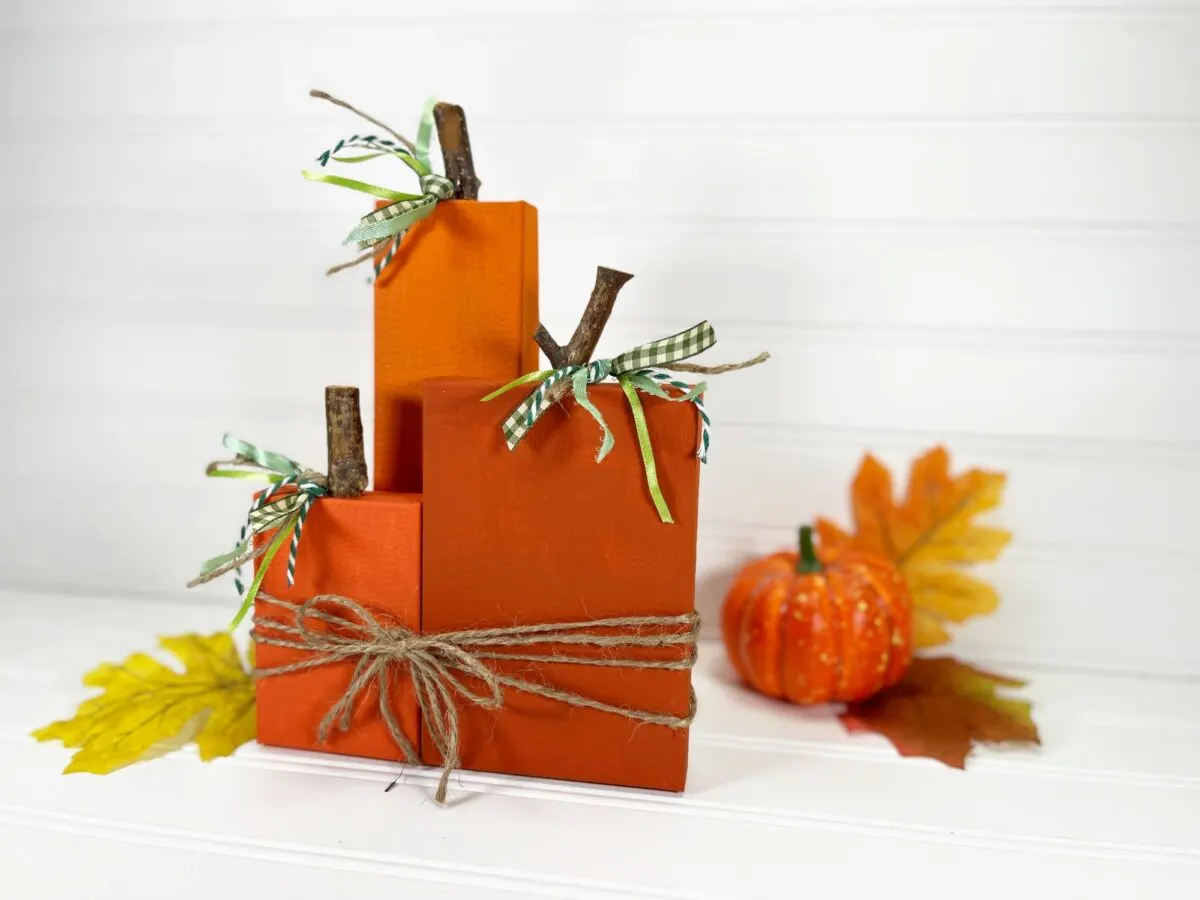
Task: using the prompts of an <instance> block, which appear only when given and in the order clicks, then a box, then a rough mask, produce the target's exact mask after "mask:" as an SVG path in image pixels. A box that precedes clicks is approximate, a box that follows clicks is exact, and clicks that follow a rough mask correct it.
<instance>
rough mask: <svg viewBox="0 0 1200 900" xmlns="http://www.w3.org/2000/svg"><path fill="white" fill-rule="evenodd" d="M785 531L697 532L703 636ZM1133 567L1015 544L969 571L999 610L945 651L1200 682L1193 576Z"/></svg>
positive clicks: (957, 632)
mask: <svg viewBox="0 0 1200 900" xmlns="http://www.w3.org/2000/svg"><path fill="white" fill-rule="evenodd" d="M798 516H800V517H804V514H803V513H799V514H798ZM999 522H1000V524H1007V523H1006V522H1005V521H1004V519H1003V517H999ZM795 530H796V529H795V528H794V527H784V526H779V527H775V528H769V529H768V528H757V529H754V528H742V529H738V528H733V527H728V526H714V527H712V528H704V527H702V529H701V535H700V541H699V548H698V563H697V583H696V608H697V609H698V610H699V612H700V614H701V616H702V617H703V620H704V622H705V624H706V627H707V629H708V633H709V634H715V633H717V632H718V630H719V628H720V624H719V623H720V609H721V605H722V603H723V601H724V597H725V594H726V592H727V591H728V589H729V585H730V583H731V582H732V580H733V577H734V576H735V575H736V573H737V572H738V571H739V570H740V569H741V567H742V566H744V565H746V564H747V563H748V562H750V560H752V559H754V558H756V557H759V556H762V555H764V554H766V553H770V552H773V551H776V550H786V549H790V548H792V547H793V546H794V545H795V536H794V535H795ZM1133 560H1138V557H1137V556H1136V554H1129V555H1125V554H1123V553H1122V552H1121V550H1120V549H1119V548H1118V549H1114V550H1113V551H1112V552H1111V554H1108V555H1106V554H1104V553H1102V552H1100V551H1098V550H1097V551H1093V552H1087V553H1066V552H1054V551H1051V550H1045V549H1040V548H1037V547H1036V546H1035V547H1028V546H1027V545H1024V544H1023V543H1022V542H1021V541H1020V539H1019V536H1018V540H1017V542H1016V543H1015V544H1014V545H1013V547H1012V548H1010V549H1009V550H1008V551H1006V553H1005V555H1004V557H1002V559H1001V561H999V562H996V563H994V564H989V565H984V566H979V567H977V568H976V569H973V570H972V574H974V575H975V576H977V577H979V578H981V579H983V580H984V581H986V582H988V583H989V584H991V585H993V586H994V587H995V588H996V590H997V591H998V592H999V594H1000V598H1001V603H1000V608H999V609H998V610H997V611H996V612H995V613H993V614H992V615H990V616H987V617H984V618H977V619H972V620H971V621H970V622H968V623H965V624H962V625H951V626H950V631H951V632H952V634H954V649H955V652H958V653H964V654H967V655H970V656H973V657H976V658H980V659H988V660H999V661H1001V662H1003V663H1007V664H1010V665H1011V664H1027V665H1042V666H1054V665H1059V666H1066V667H1073V668H1084V669H1089V670H1094V671H1116V672H1122V671H1124V672H1132V671H1146V672H1155V673H1164V674H1171V675H1185V676H1192V677H1194V676H1197V675H1200V664H1198V663H1197V661H1196V658H1195V646H1196V641H1197V640H1198V639H1200V611H1198V610H1196V609H1195V604H1193V603H1191V602H1190V601H1189V600H1188V598H1189V597H1190V596H1191V595H1192V594H1194V592H1195V587H1194V584H1195V580H1196V577H1197V574H1200V570H1198V569H1197V566H1196V565H1195V563H1194V562H1185V561H1181V560H1179V559H1175V558H1171V559H1165V560H1164V559H1162V558H1156V557H1154V556H1147V557H1143V558H1142V559H1140V560H1139V562H1138V563H1137V564H1134V563H1133Z"/></svg>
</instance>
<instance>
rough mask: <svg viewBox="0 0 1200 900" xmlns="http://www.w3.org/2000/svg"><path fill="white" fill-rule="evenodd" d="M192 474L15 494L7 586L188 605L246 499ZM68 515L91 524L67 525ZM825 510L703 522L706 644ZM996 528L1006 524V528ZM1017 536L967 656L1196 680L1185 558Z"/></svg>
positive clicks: (223, 605)
mask: <svg viewBox="0 0 1200 900" xmlns="http://www.w3.org/2000/svg"><path fill="white" fill-rule="evenodd" d="M217 455H218V454H213V455H212V456H217ZM210 458H211V457H210ZM192 471H194V475H192V476H191V477H190V478H185V477H181V479H180V481H179V483H178V484H177V485H175V486H173V487H166V488H153V487H145V486H141V485H129V484H122V483H116V482H109V483H106V484H102V485H97V484H93V483H90V482H86V481H82V480H70V481H59V482H56V483H51V484H50V485H49V486H48V487H43V486H40V483H39V487H37V488H32V487H31V488H30V489H28V490H21V491H15V492H11V494H10V496H9V498H8V500H7V506H6V509H7V515H6V516H5V518H4V521H3V524H0V542H2V543H0V546H3V554H2V556H0V560H2V562H3V575H2V577H0V583H6V584H19V585H29V584H39V583H40V584H46V585H59V586H63V587H72V588H75V589H86V587H87V586H89V585H90V586H93V587H95V588H97V589H105V590H108V591H118V592H120V591H123V590H129V591H134V592H137V593H139V594H144V593H146V592H163V593H167V594H170V595H178V594H182V593H183V591H184V585H185V584H186V582H187V581H188V580H189V579H191V578H192V577H193V576H194V575H195V574H196V573H197V572H198V571H199V567H200V563H201V562H202V561H203V560H205V559H207V558H209V557H211V556H214V555H216V554H218V553H221V552H224V551H225V550H227V549H229V548H230V547H232V546H233V544H234V543H235V542H236V539H237V536H238V530H239V528H240V525H241V523H242V522H243V521H244V519H245V510H246V507H247V504H248V498H249V494H250V490H249V489H248V488H246V487H244V486H242V485H235V484H227V483H223V482H210V483H205V482H204V481H203V479H202V475H201V474H200V473H201V467H200V466H194V467H193V469H192ZM816 492H817V491H816V490H814V493H816ZM1159 502H1161V501H1159ZM1154 505H1155V501H1154V499H1152V498H1151V499H1148V500H1147V506H1148V507H1149V508H1151V509H1153V508H1154ZM68 508H70V509H83V510H85V511H87V512H88V514H86V515H69V514H66V513H64V512H63V510H64V509H68ZM706 509H707V507H706ZM91 510H94V513H93V512H91ZM824 511H825V510H822V509H819V508H814V507H813V506H811V505H809V503H807V502H806V503H804V504H803V505H799V506H797V508H795V509H794V510H792V511H791V512H790V513H789V514H787V515H786V517H781V519H780V520H779V521H777V522H776V523H774V524H772V525H771V526H769V527H750V526H736V525H729V524H726V523H723V522H721V521H720V520H719V519H718V520H716V521H714V520H711V519H708V518H702V521H701V531H700V541H699V547H698V553H697V555H698V559H697V572H696V578H697V607H698V609H699V610H700V612H701V614H702V616H703V617H704V619H705V622H706V624H707V627H708V629H709V630H710V632H709V633H714V632H713V629H715V628H716V627H717V626H718V622H719V618H718V611H719V609H720V605H721V602H722V600H723V597H724V594H725V591H726V590H727V589H728V586H729V583H730V581H731V579H732V577H733V575H734V574H735V573H736V571H737V570H738V569H739V568H740V567H741V566H742V565H744V564H745V563H746V562H748V561H749V560H750V559H751V558H753V557H755V556H758V555H762V554H765V553H769V552H772V551H774V550H778V549H784V548H787V547H789V546H790V545H791V544H792V542H793V535H794V533H795V526H796V525H797V524H799V522H801V521H804V520H809V519H811V518H812V517H813V516H814V515H815V514H816V513H818V512H824ZM706 514H707V513H706ZM718 515H719V514H718ZM1120 517H1121V519H1122V521H1123V522H1124V523H1125V527H1126V528H1130V529H1133V528H1136V527H1137V525H1138V523H1139V522H1140V521H1146V520H1149V518H1150V516H1149V515H1147V514H1145V513H1142V512H1140V511H1139V510H1137V509H1133V510H1122V511H1121V513H1120ZM995 521H996V522H997V523H998V524H1001V525H1007V524H1008V523H1007V521H1006V519H1005V517H1004V516H1003V515H1000V516H997V517H995ZM1021 537H1022V536H1021V535H1020V534H1019V533H1018V541H1017V543H1016V544H1015V545H1014V547H1013V548H1012V549H1010V550H1009V551H1008V552H1007V553H1006V554H1005V556H1004V557H1003V558H1002V560H1001V561H1000V562H998V563H996V564H994V565H990V566H985V567H982V568H981V569H980V570H979V572H978V574H979V575H980V576H981V577H983V578H984V579H985V580H987V581H989V582H991V583H992V584H994V585H995V586H996V588H997V589H998V590H999V592H1000V595H1001V597H1002V598H1003V603H1002V606H1001V609H1000V611H999V612H998V613H996V614H994V615H993V616H991V617H989V618H986V619H978V620H974V621H973V622H971V623H970V624H968V625H966V626H963V627H961V628H960V629H958V635H959V638H958V640H959V643H960V645H961V646H963V647H969V648H970V649H971V650H972V651H973V652H976V653H978V654H979V655H980V656H986V657H987V658H989V659H998V660H1004V661H1012V660H1016V661H1018V662H1031V663H1037V664H1045V665H1065V666H1082V667H1088V668H1095V669H1109V670H1116V671H1124V670H1139V669H1140V670H1145V671H1152V672H1168V673H1182V674H1192V675H1196V674H1200V667H1198V664H1197V660H1196V657H1195V649H1194V648H1195V645H1196V641H1197V639H1198V638H1200V618H1198V615H1200V613H1198V612H1197V610H1196V605H1195V604H1194V603H1193V602H1192V601H1191V597H1192V595H1193V594H1194V590H1195V587H1194V586H1195V581H1196V577H1197V569H1196V566H1195V565H1194V563H1189V562H1188V561H1187V557H1169V558H1164V557H1162V556H1161V555H1159V556H1156V555H1154V554H1153V553H1149V554H1146V553H1142V554H1139V553H1138V552H1137V551H1136V550H1128V551H1124V550H1123V548H1121V547H1120V546H1117V547H1114V548H1113V549H1112V550H1107V549H1105V548H1100V547H1094V548H1078V549H1074V550H1071V551H1066V550H1056V549H1054V548H1053V547H1044V546H1039V545H1038V544H1024V543H1022V541H1021ZM298 565H300V566H303V565H304V554H303V546H302V547H301V553H300V557H299V561H298ZM188 596H189V597H195V598H196V599H197V602H199V599H200V598H201V597H205V598H212V600H213V602H214V609H215V610H216V611H215V612H214V613H213V615H214V619H220V620H224V619H226V618H227V617H228V616H231V615H232V613H233V611H234V609H235V608H236V604H237V598H236V595H235V593H234V590H233V586H232V582H231V580H230V579H229V578H226V579H223V580H221V581H219V582H215V583H213V584H209V585H206V586H204V587H202V588H198V589H195V590H194V591H192V592H189V594H188Z"/></svg>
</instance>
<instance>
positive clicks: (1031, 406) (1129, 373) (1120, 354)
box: [0, 310, 1200, 443]
mask: <svg viewBox="0 0 1200 900" xmlns="http://www.w3.org/2000/svg"><path fill="white" fill-rule="evenodd" d="M363 314H364V315H365V314H366V313H365V310H364V313H363ZM575 315H576V314H575V313H574V312H572V313H570V314H567V313H566V312H565V311H564V312H563V313H561V314H557V315H554V314H551V313H549V312H546V313H544V320H545V321H546V323H547V325H548V326H549V328H550V330H551V332H556V331H558V332H562V331H564V330H565V329H568V328H569V327H571V325H570V324H568V323H574V321H575ZM693 322H694V319H692V318H691V317H688V318H687V319H683V318H676V319H674V320H673V321H669V322H664V323H662V324H661V325H659V326H658V327H657V328H656V329H655V330H654V331H653V332H651V331H649V330H648V328H647V327H646V325H645V323H641V324H640V325H631V324H626V323H624V322H618V321H617V317H615V316H614V319H613V322H612V323H611V325H610V326H609V329H608V331H607V332H606V334H605V335H604V337H603V338H602V340H601V343H600V346H599V348H598V351H597V352H598V353H600V354H601V355H615V354H617V353H620V352H622V351H624V350H627V349H629V348H630V347H632V346H634V345H636V344H640V343H643V342H645V341H647V340H652V339H654V338H656V337H661V336H663V335H666V334H671V333H673V332H674V331H677V330H680V329H681V328H684V327H686V326H688V325H690V324H692V323H693ZM7 340H8V341H10V342H11V346H12V348H13V349H12V352H10V353H9V354H7V355H6V356H5V357H4V359H3V360H0V382H3V383H6V384H20V383H22V382H23V381H25V380H26V379H28V378H29V377H31V373H34V372H37V373H38V374H39V378H38V381H39V387H40V388H41V389H42V390H45V391H48V392H50V393H52V394H53V393H63V394H68V393H82V394H85V395H89V396H93V397H97V396H104V397H106V398H108V397H111V395H112V394H127V395H128V394H131V395H152V396H163V395H172V396H177V397H180V398H208V399H212V398H217V397H229V398H232V397H235V396H241V397H243V398H245V399H247V400H253V401H255V402H261V403H262V404H264V405H268V404H270V403H274V402H283V403H288V402H292V401H297V400H307V399H311V398H313V397H318V396H320V395H321V394H320V392H321V391H322V390H323V389H324V386H325V385H327V384H359V385H367V384H369V383H370V381H371V373H370V355H371V338H370V331H369V329H368V328H366V327H364V326H363V325H362V324H361V323H358V322H352V323H349V324H344V325H343V324H338V325H334V324H329V325H323V326H304V327H301V326H300V325H298V324H295V323H293V324H292V325H291V327H288V328H286V329H285V330H281V329H280V328H279V327H258V328H248V327H241V328H237V327H236V326H235V325H234V324H233V323H231V325H230V326H229V327H216V326H203V325H198V326H182V325H181V326H173V325H137V324H109V323H103V324H94V323H91V324H89V323H71V322H67V323H63V324H61V325H58V326H50V325H48V324H43V323H26V324H21V325H18V326H17V327H15V328H13V329H12V330H10V331H9V332H8V334H7ZM280 342H284V344H285V345H286V348H287V354H288V358H289V359H290V360H294V361H296V363H295V364H293V365H291V366H286V367H285V366H281V363H280V358H279V356H278V354H277V353H276V352H273V350H274V348H276V347H277V346H279V345H280ZM719 350H720V353H717V352H716V351H713V352H712V353H710V354H709V356H710V357H711V360H710V361H711V362H719V361H727V360H739V359H747V358H749V357H752V356H754V355H756V354H758V353H759V352H761V351H763V350H769V351H771V352H772V353H773V354H774V356H773V358H772V359H771V361H770V362H769V363H768V364H766V365H764V366H760V367H758V368H756V369H753V370H751V371H748V372H739V373H735V374H732V375H726V376H723V377H721V378H720V379H719V380H718V382H716V383H715V384H714V387H713V390H711V391H710V393H709V395H708V397H707V402H708V404H709V407H710V410H711V412H712V413H713V416H714V419H715V421H716V422H718V423H722V422H724V423H734V424H739V425H754V424H766V423H772V424H776V425H782V426H792V427H800V426H808V427H817V428H844V429H849V430H858V431H863V430H865V431H870V430H872V429H881V430H905V429H908V430H916V431H922V432H938V433H944V434H953V433H955V432H971V433H991V434H996V435H998V436H1001V437H1004V436H1008V437H1025V436H1034V437H1043V438H1045V437H1049V438H1054V437H1062V438H1071V439H1076V438H1094V439H1097V440H1118V441H1136V440H1144V441H1163V442H1185V443H1187V442H1195V441H1198V440H1200V396H1197V395H1196V394H1195V393H1194V392H1193V391H1191V387H1190V386H1191V385H1193V384H1195V382H1196V378H1197V376H1198V374H1200V358H1198V357H1196V356H1194V355H1181V356H1177V355H1174V354H1159V353H1154V352H1143V351H1139V350H1136V349H1134V350H1125V349H1122V348H1112V349H1110V348H1105V347H1103V346H1101V347H1099V349H1097V348H1095V347H1092V346H1089V345H1085V346H1081V347H1067V348H1065V349H1064V348H1063V347H1062V346H1060V345H1059V344H1056V343H1054V342H1050V343H1047V344H1038V343H1031V344H1029V345H1028V346H1024V345H1014V344H1011V343H1008V344H995V343H990V342H988V341H987V340H986V338H984V337H979V338H974V337H969V336H964V337H955V338H945V339H937V340H934V339H929V338H927V339H925V340H922V341H920V342H917V341H913V340H910V339H901V340H897V339H895V338H894V337H892V336H889V335H887V334H875V333H871V334H855V335H853V336H852V337H850V338H848V337H847V335H845V334H822V333H820V332H815V333H805V332H797V333H790V332H788V331H787V330H785V329H780V328H776V329H770V328H766V327H753V328H751V327H745V328H737V327H734V328H726V329H723V331H722V336H721V343H720V344H719ZM300 361H302V362H303V364H300ZM105 402H110V401H108V400H106V401H105ZM1118 412H1119V414H1115V413H1118Z"/></svg>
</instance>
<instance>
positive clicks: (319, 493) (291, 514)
mask: <svg viewBox="0 0 1200 900" xmlns="http://www.w3.org/2000/svg"><path fill="white" fill-rule="evenodd" d="M223 443H224V445H225V448H226V449H228V450H232V451H233V453H234V454H235V456H234V458H233V459H232V460H229V461H222V462H215V463H212V464H211V465H209V467H208V469H207V471H206V472H205V474H207V475H208V476H209V477H210V478H244V479H248V480H252V481H265V482H267V483H268V484H269V485H270V486H269V487H268V488H267V489H266V490H265V491H263V492H262V493H260V494H259V495H258V496H257V497H255V498H254V501H253V502H252V503H251V504H250V512H249V513H248V514H247V516H246V524H245V525H243V526H242V530H241V534H240V536H239V538H238V543H237V546H236V547H234V548H233V549H232V550H230V551H229V552H228V553H222V554H220V555H219V556H214V557H213V558H212V559H209V560H206V561H205V563H204V564H203V565H202V566H201V567H200V576H199V577H198V578H197V580H196V582H195V583H199V582H203V581H207V580H210V578H212V577H216V576H217V575H219V574H221V572H224V571H228V569H229V567H230V566H231V565H232V567H233V572H234V576H233V583H234V586H235V587H236V588H237V592H238V595H239V596H241V597H242V598H243V599H242V605H241V608H240V609H239V610H238V612H237V615H236V616H234V618H233V621H232V622H231V623H230V625H229V627H230V628H236V627H237V626H238V624H239V623H240V622H241V621H242V619H243V618H245V616H246V613H247V612H248V611H249V610H250V607H251V606H252V605H253V603H254V598H255V596H256V595H257V594H258V589H259V587H260V586H261V585H262V581H263V578H264V577H265V576H266V574H267V568H268V567H269V566H270V565H271V560H272V559H274V558H275V554H276V553H277V552H278V551H279V549H280V548H281V547H282V546H283V544H284V543H285V542H287V541H288V540H289V538H290V542H291V543H290V548H289V550H288V560H287V583H288V586H289V587H290V586H291V585H293V584H295V582H296V555H297V553H298V552H299V550H300V535H301V534H302V533H303V531H304V520H305V519H307V518H308V513H309V510H310V509H311V508H312V504H313V501H315V500H316V499H317V498H319V497H324V496H325V494H326V492H327V489H326V483H325V476H324V475H322V474H320V473H319V472H314V471H312V470H310V469H305V468H303V467H302V466H301V465H300V464H299V463H297V462H295V461H294V460H292V459H289V458H288V457H286V456H283V455H281V454H279V453H272V452H271V451H269V450H261V449H259V448H258V447H256V446H255V445H254V444H251V443H249V442H248V441H243V440H239V439H238V438H236V437H234V436H233V435H229V434H227V435H225V439H224V442H223ZM289 487H291V488H295V490H294V491H292V492H290V493H286V494H282V495H281V494H280V492H281V491H283V490H284V489H285V488H289ZM272 530H275V531H276V532H277V533H276V535H275V537H274V538H273V539H272V540H271V543H270V544H269V545H268V547H267V549H266V551H265V552H264V553H263V554H262V562H261V563H259V566H258V571H257V572H256V573H255V575H254V578H253V580H252V581H251V582H250V589H249V590H246V588H245V585H244V584H243V582H242V569H241V564H242V563H243V562H245V561H247V560H248V559H250V558H252V557H253V556H254V553H255V551H254V548H253V546H252V544H253V540H254V536H255V535H257V534H260V533H262V532H265V531H272ZM218 570H220V571H218Z"/></svg>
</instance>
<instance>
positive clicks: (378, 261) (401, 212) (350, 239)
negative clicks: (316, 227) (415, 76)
mask: <svg viewBox="0 0 1200 900" xmlns="http://www.w3.org/2000/svg"><path fill="white" fill-rule="evenodd" d="M313 96H317V97H321V98H322V99H326V100H331V101H332V102H334V103H336V104H337V105H338V106H343V107H345V108H347V109H349V110H351V111H352V112H355V113H357V114H358V115H361V116H363V117H364V118H366V119H368V120H369V121H371V122H375V123H376V124H379V125H382V126H383V128H384V129H386V130H387V131H388V132H389V133H391V134H392V136H393V137H394V138H395V139H394V140H393V139H389V138H386V137H378V136H376V135H374V134H362V135H360V134H353V135H351V136H350V137H348V138H343V139H342V140H340V141H338V142H337V144H335V145H334V146H333V147H332V148H331V149H329V150H326V151H324V152H323V153H321V155H320V156H318V157H317V162H319V163H320V164H321V168H324V167H325V166H327V165H328V164H329V162H330V160H332V161H334V162H340V163H350V164H354V163H364V162H368V161H370V160H373V159H379V158H380V157H394V158H396V159H398V160H399V161H400V162H402V163H404V164H405V165H406V166H408V167H409V168H410V169H412V170H413V172H415V173H416V174H417V177H418V178H419V180H420V185H421V193H420V194H406V193H403V192H401V191H394V190H391V189H390V188H385V187H380V186H379V185H375V184H368V183H367V182H364V181H356V180H354V179H353V178H343V177H341V176H340V175H327V174H322V173H319V172H309V171H304V172H302V173H301V174H302V175H303V176H304V177H305V178H307V179H308V180H309V181H319V182H322V183H324V184H332V185H336V186H337V187H344V188H349V189H350V190H352V191H360V192H361V193H364V194H370V195H371V196H373V197H379V198H380V199H383V200H390V201H392V202H391V203H390V204H389V205H387V206H384V207H381V208H380V209H377V210H375V211H374V212H372V213H369V214H368V215H365V216H363V217H362V219H361V220H359V223H358V225H356V226H355V227H354V229H353V230H351V232H350V233H349V234H348V235H347V236H346V240H345V242H344V243H347V244H357V245H358V249H359V250H366V251H367V252H366V253H364V254H362V255H361V256H359V257H357V258H356V259H353V260H350V261H349V262H346V263H342V264H341V265H337V266H334V267H333V268H331V269H330V270H329V272H328V274H330V275H332V274H333V273H334V272H339V271H341V270H342V269H347V268H349V267H351V266H356V265H358V264H359V263H361V262H364V261H365V260H367V259H374V261H375V276H376V277H379V273H380V272H382V271H383V270H384V269H385V268H387V266H388V265H389V264H390V263H391V261H392V259H393V258H394V257H395V255H396V251H397V250H398V249H399V247H400V241H401V239H402V238H403V237H404V235H405V233H406V232H407V231H408V229H409V228H411V227H412V226H413V224H415V223H416V222H418V221H420V220H421V219H424V218H425V217H426V216H428V215H429V214H430V213H432V212H433V210H434V208H435V207H436V206H437V204H438V202H439V201H441V200H449V199H450V198H452V197H453V196H454V183H453V182H452V181H450V179H448V178H445V177H443V176H441V175H438V174H437V173H435V172H434V171H433V167H432V166H431V164H430V162H429V142H430V139H431V137H432V135H433V107H434V104H435V101H434V100H433V99H432V98H431V99H430V100H429V101H428V102H427V103H426V104H425V109H424V111H423V112H422V114H421V122H420V125H419V127H418V128H417V140H416V143H413V142H411V141H409V140H408V139H407V138H405V137H404V136H403V135H400V134H397V133H396V132H394V131H392V130H391V129H390V128H387V126H386V125H383V123H381V122H378V120H376V119H372V118H371V117H370V116H366V115H365V114H363V113H361V112H359V111H358V110H356V109H354V107H352V106H350V105H349V104H347V103H343V102H342V101H340V100H337V99H336V98H332V97H330V96H329V95H327V94H323V93H322V92H320V91H314V92H313ZM343 150H366V151H369V152H367V153H364V154H361V155H358V156H338V155H337V154H339V153H341V152H342V151H343ZM384 244H387V245H388V246H387V248H386V252H384V253H383V254H382V255H380V254H379V252H378V251H379V250H381V249H383V247H382V245H384Z"/></svg>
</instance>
